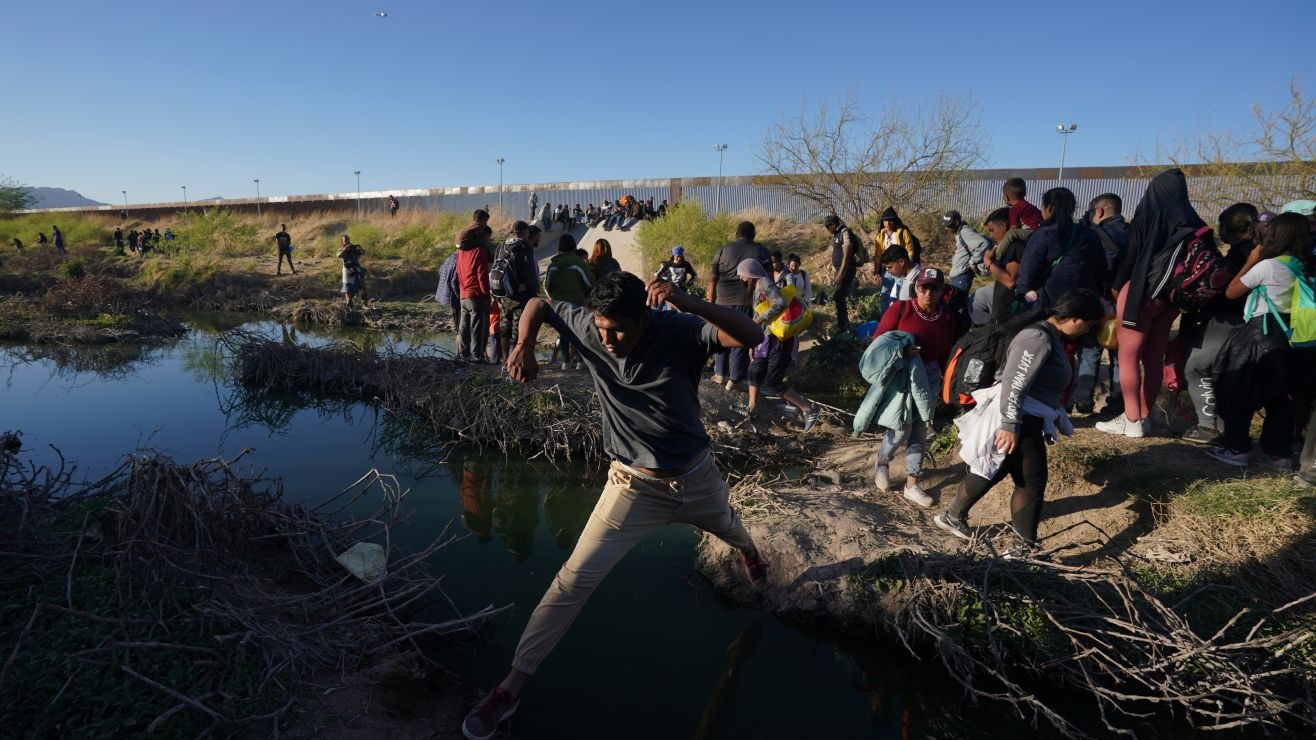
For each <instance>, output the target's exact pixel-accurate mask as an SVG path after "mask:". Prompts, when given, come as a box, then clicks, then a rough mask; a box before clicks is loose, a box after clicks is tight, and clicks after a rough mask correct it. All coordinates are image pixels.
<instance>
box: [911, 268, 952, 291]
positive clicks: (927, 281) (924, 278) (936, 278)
mask: <svg viewBox="0 0 1316 740" xmlns="http://www.w3.org/2000/svg"><path fill="white" fill-rule="evenodd" d="M914 285H935V286H937V287H938V288H940V287H944V286H945V285H946V276H945V275H943V274H942V273H941V270H938V269H937V268H935V267H925V268H923V271H922V272H920V273H919V274H918V279H917V280H915V281H914Z"/></svg>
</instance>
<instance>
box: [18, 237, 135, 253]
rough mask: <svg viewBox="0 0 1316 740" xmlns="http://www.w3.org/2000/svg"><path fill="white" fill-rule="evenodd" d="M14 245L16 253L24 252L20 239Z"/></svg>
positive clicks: (120, 249) (121, 249)
mask: <svg viewBox="0 0 1316 740" xmlns="http://www.w3.org/2000/svg"><path fill="white" fill-rule="evenodd" d="M13 245H14V251H17V252H21V251H23V242H22V240H20V239H19V238H18V237H14V241H13ZM119 252H120V253H122V252H123V248H122V246H121V247H120V248H119Z"/></svg>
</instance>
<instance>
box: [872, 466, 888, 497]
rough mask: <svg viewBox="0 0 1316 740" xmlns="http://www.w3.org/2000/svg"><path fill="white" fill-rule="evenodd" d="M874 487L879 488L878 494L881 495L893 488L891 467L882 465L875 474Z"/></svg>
mask: <svg viewBox="0 0 1316 740" xmlns="http://www.w3.org/2000/svg"><path fill="white" fill-rule="evenodd" d="M873 485H875V486H877V491H878V493H881V492H883V491H885V490H887V489H888V488H890V487H891V466H890V465H881V464H879V465H878V466H877V469H876V470H875V471H874V472H873Z"/></svg>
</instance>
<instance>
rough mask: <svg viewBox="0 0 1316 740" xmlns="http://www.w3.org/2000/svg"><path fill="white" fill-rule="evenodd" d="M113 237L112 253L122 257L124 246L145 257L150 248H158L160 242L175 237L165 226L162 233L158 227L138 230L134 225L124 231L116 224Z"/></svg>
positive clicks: (168, 240) (169, 240)
mask: <svg viewBox="0 0 1316 740" xmlns="http://www.w3.org/2000/svg"><path fill="white" fill-rule="evenodd" d="M113 238H114V254H115V255H116V256H119V257H122V256H123V255H124V248H125V247H127V249H128V250H129V251H131V252H132V253H133V254H136V255H137V256H138V257H145V256H146V254H147V253H148V252H150V251H151V250H152V249H157V248H159V246H160V242H162V241H166V242H171V241H173V240H174V239H175V238H176V237H175V236H174V231H173V229H169V228H166V229H165V230H164V233H163V234H161V233H160V229H158V228H157V229H155V230H154V231H152V230H151V229H140V230H139V229H137V228H136V227H133V228H131V229H129V230H128V231H127V233H124V230H123V227H122V226H116V227H114V237H113Z"/></svg>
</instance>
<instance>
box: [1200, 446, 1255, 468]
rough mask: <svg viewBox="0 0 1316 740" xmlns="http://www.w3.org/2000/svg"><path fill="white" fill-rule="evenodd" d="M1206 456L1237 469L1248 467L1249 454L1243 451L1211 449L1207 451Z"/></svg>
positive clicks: (1220, 448)
mask: <svg viewBox="0 0 1316 740" xmlns="http://www.w3.org/2000/svg"><path fill="white" fill-rule="evenodd" d="M1206 454H1208V455H1210V456H1211V457H1214V458H1215V459H1217V460H1219V461H1220V462H1222V463H1224V464H1225V465H1232V466H1234V467H1236V468H1246V467H1247V452H1245V451H1242V450H1231V449H1229V448H1228V447H1211V448H1209V449H1208V450H1207V451H1206Z"/></svg>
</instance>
